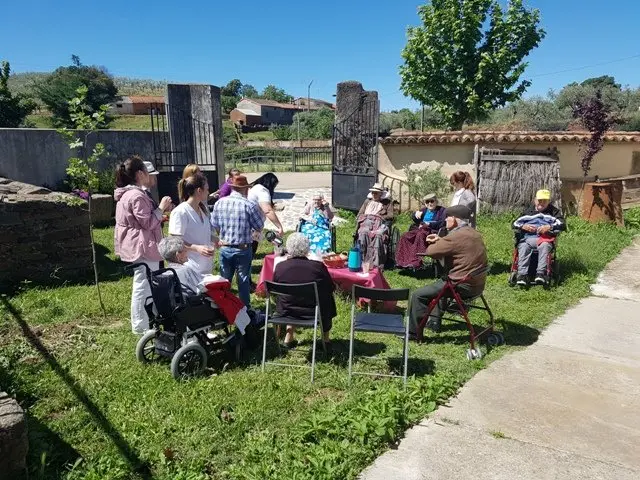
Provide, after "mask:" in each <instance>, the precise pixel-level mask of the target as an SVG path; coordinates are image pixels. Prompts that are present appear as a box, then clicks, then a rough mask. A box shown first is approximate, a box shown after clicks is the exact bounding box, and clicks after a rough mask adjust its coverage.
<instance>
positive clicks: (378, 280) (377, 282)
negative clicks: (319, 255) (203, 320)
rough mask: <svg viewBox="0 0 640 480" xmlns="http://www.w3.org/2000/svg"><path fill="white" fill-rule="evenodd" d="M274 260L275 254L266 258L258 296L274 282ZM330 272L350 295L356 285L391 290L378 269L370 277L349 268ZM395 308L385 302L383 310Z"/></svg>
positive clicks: (393, 305) (331, 269) (257, 291)
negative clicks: (266, 284) (269, 283)
mask: <svg viewBox="0 0 640 480" xmlns="http://www.w3.org/2000/svg"><path fill="white" fill-rule="evenodd" d="M274 259H275V256H274V255H273V254H269V255H266V256H265V257H264V260H263V263H262V270H261V271H260V278H259V279H258V285H257V286H256V295H259V296H264V295H265V287H264V282H266V281H267V280H269V281H273V270H274ZM328 270H329V275H331V278H332V279H333V282H334V283H335V284H336V286H337V287H338V288H340V289H341V290H344V291H345V292H348V293H351V291H352V288H353V286H354V285H361V286H363V287H368V288H384V289H389V288H391V287H390V286H389V284H388V283H387V279H386V278H384V275H383V274H382V272H381V271H380V270H378V269H377V268H374V269H373V270H371V271H370V272H369V274H368V275H362V274H360V273H357V272H351V271H350V270H349V269H348V268H329V269H328ZM360 301H361V302H363V301H366V300H365V299H360ZM395 306H396V302H393V301H391V302H384V305H383V308H384V310H387V311H392V310H394V309H395Z"/></svg>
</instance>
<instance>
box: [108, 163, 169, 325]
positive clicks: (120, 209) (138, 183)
mask: <svg viewBox="0 0 640 480" xmlns="http://www.w3.org/2000/svg"><path fill="white" fill-rule="evenodd" d="M147 164H148V166H147ZM150 172H151V173H150ZM157 174H158V171H157V170H155V168H153V165H152V164H151V162H144V161H143V160H142V159H141V158H140V157H138V156H133V157H130V158H128V159H127V160H126V161H125V162H123V163H121V164H120V165H119V166H118V168H117V169H116V186H117V187H118V188H116V189H115V191H114V193H113V197H114V198H115V200H116V202H118V203H117V204H116V229H115V242H114V244H115V253H116V255H117V256H119V257H120V259H121V260H122V261H124V262H131V263H146V264H147V265H148V266H149V267H150V268H151V270H157V269H158V267H159V262H160V260H162V257H160V254H159V253H158V242H160V240H161V239H162V225H161V223H162V214H163V213H164V212H166V211H168V210H170V209H171V206H172V203H171V197H164V198H163V199H162V200H161V201H160V205H157V204H156V203H155V201H154V200H153V198H152V197H151V192H150V190H149V189H150V188H153V187H154V186H155V184H156V178H155V176H156V175H157ZM150 295H151V288H150V287H149V283H148V281H147V278H146V274H145V270H144V267H139V268H137V269H136V270H135V272H134V274H133V290H132V292H131V329H132V330H133V333H137V334H140V335H141V334H143V333H144V332H145V331H146V330H148V328H149V317H148V315H147V312H146V311H145V309H144V303H145V300H146V299H147V297H149V296H150Z"/></svg>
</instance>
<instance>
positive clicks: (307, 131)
mask: <svg viewBox="0 0 640 480" xmlns="http://www.w3.org/2000/svg"><path fill="white" fill-rule="evenodd" d="M334 120H335V113H334V111H333V110H331V109H330V108H326V107H325V108H321V109H319V110H311V111H308V112H299V113H296V114H295V115H294V117H293V123H292V124H291V125H290V126H289V131H290V132H291V135H290V138H293V139H298V131H299V132H300V136H299V138H300V139H301V140H303V139H304V140H325V139H328V138H331V137H332V136H333V123H334ZM298 124H299V125H298ZM298 127H299V129H298ZM274 133H275V132H274Z"/></svg>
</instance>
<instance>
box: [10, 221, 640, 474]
mask: <svg viewBox="0 0 640 480" xmlns="http://www.w3.org/2000/svg"><path fill="white" fill-rule="evenodd" d="M407 225H408V219H407V218H404V217H403V218H402V219H401V221H399V226H400V228H401V230H402V231H404V230H406V227H407ZM569 227H570V231H569V232H567V233H565V234H564V235H563V236H562V237H561V239H560V242H559V254H558V255H559V258H560V262H561V266H562V272H563V282H562V284H561V285H560V286H559V287H558V288H557V289H554V290H550V291H545V290H543V289H541V288H533V289H531V290H529V291H524V290H518V289H511V288H510V287H508V286H507V284H506V276H507V273H506V272H507V271H508V268H509V263H510V257H511V252H512V247H513V244H512V234H511V231H510V229H509V219H508V218H507V217H495V218H481V220H480V222H479V229H480V230H481V231H482V233H483V234H484V237H485V241H486V243H487V246H488V250H489V257H490V262H491V263H492V265H493V268H492V274H491V276H490V277H489V280H488V285H487V290H486V296H487V299H488V301H489V303H490V305H491V307H492V308H493V310H494V312H495V315H496V317H497V319H498V321H499V328H501V327H500V323H502V325H503V326H504V333H505V338H506V342H507V345H505V346H501V347H498V348H495V349H493V350H491V351H490V352H487V351H486V347H483V351H484V353H485V357H484V358H483V359H482V360H480V361H474V362H470V361H467V360H466V357H465V351H466V349H467V348H468V347H467V345H466V342H467V335H466V330H462V329H459V328H458V327H457V326H453V325H449V324H445V328H444V329H443V332H442V333H440V334H439V335H432V334H430V335H429V336H428V341H427V342H426V343H424V344H420V345H418V344H415V343H412V344H411V346H410V362H409V372H410V375H412V379H411V380H410V382H409V385H408V387H407V389H406V390H405V389H403V388H402V386H401V382H400V381H395V380H389V379H374V378H368V377H356V379H355V381H354V382H353V384H352V385H351V386H349V385H348V383H347V370H346V362H347V352H348V328H349V310H350V303H349V300H348V299H347V298H346V297H344V296H339V298H338V302H337V303H338V313H339V316H338V317H337V318H336V319H335V320H334V329H333V331H332V337H333V341H334V342H333V343H334V357H333V358H332V359H331V360H330V361H327V360H325V359H323V357H322V356H320V363H319V365H318V369H317V373H316V383H315V385H311V384H310V382H309V376H308V371H307V370H302V369H292V368H288V369H284V368H279V367H271V368H268V369H267V371H266V372H265V373H261V372H260V367H259V363H258V362H259V355H260V352H259V351H258V352H255V353H254V354H252V355H249V356H248V357H247V358H246V359H245V361H244V362H243V363H242V364H240V365H237V364H235V363H233V362H225V360H224V359H221V358H220V359H214V360H213V362H212V368H211V369H210V370H209V371H208V374H207V375H206V376H204V377H202V378H198V379H194V380H192V381H188V382H181V383H178V382H176V381H174V380H173V378H172V377H171V375H170V372H169V368H168V365H167V364H157V365H150V366H144V365H142V364H139V363H138V362H137V361H136V359H135V356H134V347H135V343H136V337H135V336H133V335H132V334H131V333H130V327H129V320H128V316H129V298H130V288H131V280H130V278H128V277H126V278H125V277H122V276H121V273H120V272H121V269H120V267H119V265H118V263H117V262H116V260H115V258H114V257H113V255H112V235H113V230H112V229H111V228H106V229H101V230H98V231H97V232H96V233H97V238H98V241H99V243H100V244H101V248H100V249H99V253H100V255H101V257H102V258H101V265H100V266H101V271H102V277H103V284H102V285H103V286H102V288H103V295H104V299H105V303H106V307H107V310H108V318H107V319H104V318H102V317H101V315H100V314H99V309H98V307H97V302H96V297H95V290H94V287H91V286H87V285H81V284H80V285H71V284H70V285H67V286H64V287H59V288H44V287H37V286H32V285H24V286H23V288H22V289H21V290H20V291H18V292H17V293H15V294H14V295H12V296H5V297H2V298H0V312H2V317H1V318H2V322H1V323H0V339H1V340H0V386H1V387H2V389H3V390H6V391H7V392H9V394H11V395H14V396H15V397H16V398H17V399H18V400H19V401H20V403H21V404H22V406H23V407H24V408H25V410H26V412H27V414H28V419H29V438H30V451H29V468H30V474H31V475H30V478H32V479H39V478H47V479H54V478H66V479H79V478H86V479H129V478H155V479H167V480H168V479H185V480H186V479H200V478H203V479H204V478H215V479H226V478H247V479H248V478H251V479H264V478H270V479H273V478H278V479H279V478H282V479H292V478H296V479H302V478H326V479H334V478H335V479H344V478H355V477H356V476H357V474H358V473H359V472H360V471H361V470H362V468H364V467H365V466H366V465H367V464H369V463H370V462H371V461H372V460H373V459H374V458H375V456H376V455H378V454H379V453H381V452H382V451H384V450H385V449H386V448H388V447H389V446H390V445H393V443H394V442H396V441H397V439H398V438H399V437H400V436H401V435H402V432H403V431H404V430H405V429H406V428H407V427H408V426H409V425H410V424H412V423H414V422H416V421H418V420H419V419H421V418H423V417H424V416H425V415H427V414H429V413H430V412H431V411H433V410H434V409H435V408H436V406H437V405H438V404H440V403H442V402H444V401H445V400H446V399H447V398H449V397H450V396H451V395H453V394H454V393H455V392H456V391H457V389H458V388H459V387H460V386H461V385H462V384H463V383H464V382H465V381H467V380H468V379H469V378H470V377H471V376H473V375H474V373H476V372H477V371H478V370H480V369H482V368H484V367H485V366H486V365H487V364H488V363H489V362H492V361H493V360H495V359H497V358H499V357H500V356H502V355H504V354H505V353H507V352H510V351H513V350H515V349H518V348H522V347H524V346H526V345H530V344H531V343H533V342H535V341H536V339H537V337H538V334H539V332H540V331H541V329H543V328H544V327H546V326H547V325H548V324H549V323H550V322H551V320H552V319H553V318H554V317H556V316H557V315H559V314H560V313H562V312H563V311H564V310H565V309H566V308H568V307H570V306H572V305H574V304H575V303H576V302H577V301H578V300H579V299H580V298H581V297H584V296H586V295H588V294H589V285H590V284H591V283H592V282H593V281H594V280H595V278H596V275H597V273H598V272H599V271H600V270H601V269H602V268H603V267H604V266H605V265H606V263H607V262H609V261H610V260H612V259H613V258H614V257H615V256H616V254H617V253H618V252H619V251H620V250H621V249H622V248H623V247H624V246H626V245H628V244H629V243H630V241H631V239H632V236H633V234H634V233H635V232H634V231H630V230H624V229H618V228H615V227H613V226H609V225H590V224H587V223H585V222H583V221H581V220H579V219H576V218H570V219H569ZM352 231H353V223H350V224H349V225H346V226H343V227H340V228H339V229H338V248H339V250H346V249H347V248H348V246H349V244H350V241H351V240H350V237H351V233H352ZM266 251H267V245H262V249H261V252H262V254H264V253H265V252H266ZM259 271H260V260H259V259H257V260H255V261H254V273H255V276H254V278H256V279H257V275H258V273H259ZM385 275H386V277H387V279H388V280H389V283H390V284H391V285H392V286H393V287H405V286H407V287H411V288H416V287H419V286H422V285H424V284H425V282H429V281H430V280H428V279H427V280H418V279H415V278H412V277H411V276H407V275H403V274H402V273H399V272H396V271H389V272H386V273H385ZM261 305H262V304H261V303H260V300H259V299H255V300H254V306H255V307H260V306H261ZM474 318H476V319H477V320H478V322H480V319H481V317H479V316H477V317H474ZM300 339H301V340H303V341H305V340H306V341H307V342H308V341H309V340H310V335H309V334H308V333H307V334H303V335H301V336H300ZM358 339H359V340H358V342H357V344H356V353H357V354H360V358H359V360H358V361H357V363H356V368H357V369H365V368H366V369H368V370H374V371H379V372H380V373H387V372H389V371H391V370H393V369H397V368H399V365H400V363H401V346H402V343H401V341H400V339H397V338H391V337H387V336H377V335H362V336H359V337H358ZM308 345H309V344H308V343H304V342H303V345H302V346H301V347H298V349H296V350H295V351H293V352H291V353H290V354H289V357H291V358H290V359H289V360H291V361H295V362H299V363H301V364H302V363H303V362H305V361H306V359H305V357H306V355H307V352H308ZM374 354H375V355H379V357H380V358H379V359H366V358H362V356H363V355H374ZM221 365H226V366H225V367H224V369H222V368H221Z"/></svg>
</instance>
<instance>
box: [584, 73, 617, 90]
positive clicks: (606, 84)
mask: <svg viewBox="0 0 640 480" xmlns="http://www.w3.org/2000/svg"><path fill="white" fill-rule="evenodd" d="M580 85H582V86H583V87H588V86H591V87H595V88H599V89H603V88H615V89H618V90H621V89H622V85H620V84H619V83H616V79H615V78H614V77H612V76H611V75H602V76H600V77H592V78H587V79H586V80H585V81H584V82H582V83H581V84H580Z"/></svg>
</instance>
